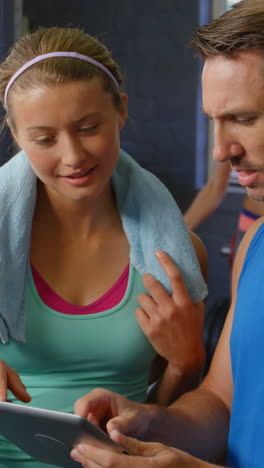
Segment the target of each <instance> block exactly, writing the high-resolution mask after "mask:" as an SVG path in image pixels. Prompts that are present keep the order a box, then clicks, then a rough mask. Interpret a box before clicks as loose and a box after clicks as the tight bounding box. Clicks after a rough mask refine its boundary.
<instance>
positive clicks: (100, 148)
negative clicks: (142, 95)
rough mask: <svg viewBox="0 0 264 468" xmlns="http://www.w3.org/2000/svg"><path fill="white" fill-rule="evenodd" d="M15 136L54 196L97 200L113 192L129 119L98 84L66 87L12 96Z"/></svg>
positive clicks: (124, 99)
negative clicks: (122, 135) (113, 178)
mask: <svg viewBox="0 0 264 468" xmlns="http://www.w3.org/2000/svg"><path fill="white" fill-rule="evenodd" d="M10 101H11V102H10V104H11V107H12V115H13V120H14V123H15V130H14V129H13V135H14V137H15V139H16V142H17V143H18V145H19V146H20V148H22V149H23V150H24V151H25V152H26V154H27V156H28V158H29V160H30V163H31V166H32V169H33V171H34V172H35V173H36V175H37V177H38V178H39V179H40V180H41V181H42V182H43V184H45V186H46V190H47V191H49V193H50V195H52V194H53V195H54V194H56V195H59V196H61V197H66V198H70V199H72V200H80V199H85V198H87V199H90V200H92V199H96V198H97V197H98V196H100V195H101V194H103V193H104V192H105V191H106V190H109V184H110V178H111V175H112V173H113V170H114V168H115V165H116V162H117V159H118V153H119V148H120V141H119V131H120V130H121V129H122V128H123V126H124V124H125V121H126V117H127V97H126V95H125V94H123V95H122V96H121V101H122V104H121V106H120V109H117V108H116V107H115V106H114V104H113V96H112V95H111V94H110V93H107V92H105V91H104V89H103V86H102V83H101V81H100V79H98V78H93V79H91V80H89V81H87V82H68V83H64V84H59V85H55V86H52V87H43V88H38V89H33V90H31V91H29V92H24V93H23V94H22V93H21V94H19V93H17V94H16V93H13V95H12V96H10Z"/></svg>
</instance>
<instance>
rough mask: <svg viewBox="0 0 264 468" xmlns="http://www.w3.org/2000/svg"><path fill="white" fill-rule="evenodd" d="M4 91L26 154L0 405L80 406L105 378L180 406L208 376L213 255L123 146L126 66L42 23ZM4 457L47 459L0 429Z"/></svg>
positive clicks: (24, 463) (7, 71)
mask: <svg viewBox="0 0 264 468" xmlns="http://www.w3.org/2000/svg"><path fill="white" fill-rule="evenodd" d="M0 100H1V103H2V105H3V107H4V109H5V112H6V122H7V124H8V125H9V128H10V130H11V132H12V135H13V137H14V140H15V141H16V143H17V146H18V147H19V148H20V150H21V151H20V152H19V153H18V154H16V155H15V156H14V157H13V158H12V159H11V160H10V161H9V162H8V163H7V164H5V165H4V166H3V167H2V168H1V169H0V200H1V203H0V238H1V246H0V249H1V250H0V274H1V297H0V336H1V344H0V352H1V361H0V400H7V399H8V400H10V401H11V402H20V401H22V402H25V403H28V404H31V405H32V406H36V407H41V408H47V409H50V410H56V411H64V412H72V409H73V404H74V402H75V400H77V399H79V398H80V397H81V396H82V395H84V394H85V393H86V392H87V391H90V390H92V389H93V388H95V387H98V386H99V387H106V388H108V389H109V390H113V391H118V392H120V393H121V394H123V395H124V396H127V397H129V398H131V399H132V400H134V401H139V402H140V401H141V402H143V401H146V400H147V399H148V398H149V399H150V400H151V401H157V402H159V403H160V404H164V405H166V404H168V403H169V402H170V401H172V400H173V399H174V398H175V397H177V396H179V395H181V394H182V393H183V392H185V391H186V390H189V389H190V388H193V387H195V386H196V385H197V384H198V382H199V379H200V374H201V370H202V366H203V363H204V355H205V352H204V346H203V342H202V330H203V311H204V304H203V299H204V298H205V296H206V294H207V288H206V285H205V282H204V280H203V277H202V274H201V270H200V264H199V262H198V259H197V257H196V254H195V249H196V250H197V254H198V256H199V258H200V262H201V266H202V269H203V271H205V269H206V255H205V250H204V247H203V245H202V243H201V242H200V241H199V239H198V238H197V237H196V236H191V237H190V236H189V233H188V232H187V230H186V228H185V225H184V222H183V219H182V216H181V214H180V212H179V209H178V207H177V205H176V203H175V201H174V199H173V198H172V196H171V195H170V194H169V192H168V191H167V189H166V188H165V187H164V185H163V184H162V183H161V182H160V181H159V180H158V179H157V178H156V177H155V176H154V175H152V174H151V173H150V172H148V171H146V170H144V169H142V168H141V167H140V166H139V165H138V164H137V163H136V162H135V161H134V160H133V159H132V158H131V157H130V156H129V155H127V154H126V153H125V152H124V151H122V150H121V149H120V131H121V130H122V128H123V127H124V125H125V122H126V118H127V101H128V98H127V95H126V94H125V92H124V91H123V81H122V76H121V73H120V70H119V67H118V65H117V63H116V62H115V61H114V60H113V59H112V57H111V54H110V52H109V51H108V49H106V48H105V46H104V45H103V44H101V43H100V42H98V41H97V40H96V39H94V38H93V37H91V36H89V35H88V34H86V33H84V32H83V31H80V30H78V29H72V28H56V27H54V28H44V29H40V30H38V31H36V32H34V33H32V34H29V35H26V36H24V37H22V38H21V39H20V40H19V41H18V42H17V43H16V44H15V45H14V47H13V48H12V50H11V52H10V53H9V55H8V57H7V58H6V60H5V61H4V62H3V63H2V64H1V66H0ZM191 239H192V240H191ZM192 241H193V243H194V247H195V248H194V247H193V244H192ZM180 274H181V275H182V278H183V279H182V285H181V287H180V288H179V283H178V276H179V275H180ZM179 289H180V291H179ZM158 357H162V358H163V359H164V360H165V363H166V364H165V369H164V372H163V375H162V376H160V378H159V379H158V384H157V385H156V386H155V389H154V390H153V391H152V392H151V394H150V395H148V386H149V376H150V372H151V368H152V366H153V362H154V361H155V360H156V358H158ZM0 466H8V467H9V468H16V467H19V468H24V467H26V468H35V467H36V468H40V466H42V465H41V464H40V463H38V462H36V461H34V460H33V459H32V458H30V457H29V456H27V454H25V453H23V452H22V451H21V450H20V449H18V448H17V447H15V446H13V445H12V444H11V443H9V442H8V441H6V440H4V439H3V438H1V439H0ZM44 466H45V467H46V466H47V465H44Z"/></svg>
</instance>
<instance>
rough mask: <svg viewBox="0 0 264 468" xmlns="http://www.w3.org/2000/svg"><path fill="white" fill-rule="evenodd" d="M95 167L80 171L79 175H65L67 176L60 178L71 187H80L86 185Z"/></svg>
mask: <svg viewBox="0 0 264 468" xmlns="http://www.w3.org/2000/svg"><path fill="white" fill-rule="evenodd" d="M94 169H95V167H91V168H90V169H86V170H84V171H81V172H79V173H75V174H71V175H67V176H62V177H63V179H64V180H66V181H67V182H68V183H70V184H71V185H75V186H82V185H86V184H87V183H89V182H90V180H91V178H92V175H93V172H94Z"/></svg>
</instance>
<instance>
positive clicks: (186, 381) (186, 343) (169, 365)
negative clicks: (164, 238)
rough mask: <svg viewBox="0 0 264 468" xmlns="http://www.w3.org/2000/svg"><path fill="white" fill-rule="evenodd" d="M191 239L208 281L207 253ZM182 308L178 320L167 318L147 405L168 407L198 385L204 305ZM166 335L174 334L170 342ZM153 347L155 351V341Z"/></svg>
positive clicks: (154, 365)
mask: <svg viewBox="0 0 264 468" xmlns="http://www.w3.org/2000/svg"><path fill="white" fill-rule="evenodd" d="M190 237H191V241H192V244H193V246H194V249H195V252H196V255H197V258H198V261H199V264H200V268H201V272H202V275H203V277H204V279H205V281H207V265H208V261H207V251H206V249H205V246H204V244H203V243H202V242H201V240H200V238H199V237H198V236H197V235H196V234H194V233H192V232H191V233H190ZM171 275H173V266H171ZM183 291H184V288H183ZM183 291H181V292H183ZM182 297H184V295H183V296H182ZM184 307H185V310H182V311H181V310H180V308H178V309H177V310H176V309H175V314H176V315H177V317H171V318H168V327H169V328H170V331H168V332H165V333H164V338H163V339H164V341H165V343H166V345H167V346H166V351H165V353H166V354H164V350H162V351H163V355H162V356H163V357H161V356H160V355H159V356H158V357H157V358H156V359H155V361H154V363H153V369H152V372H151V376H150V383H153V382H156V383H155V384H154V385H153V386H152V387H151V389H150V392H149V395H148V402H155V403H160V404H163V405H168V404H170V403H171V402H172V401H175V400H176V399H177V398H179V397H180V396H181V395H182V394H183V393H185V392H187V391H189V390H192V389H194V388H195V387H197V385H198V384H199V383H200V378H201V373H202V370H203V366H204V361H205V350H204V345H203V324H204V303H203V302H199V303H198V304H193V303H192V302H191V301H186V303H185V306H184ZM173 320H174V321H173ZM160 330H161V328H160ZM160 333H161V331H160ZM167 333H168V334H174V335H173V336H172V339H171V340H168V337H167V336H166V334H167ZM152 344H153V346H154V348H155V341H153V342H152ZM168 344H169V345H170V346H171V349H169V346H168Z"/></svg>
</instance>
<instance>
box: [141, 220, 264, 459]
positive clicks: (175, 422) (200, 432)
mask: <svg viewBox="0 0 264 468" xmlns="http://www.w3.org/2000/svg"><path fill="white" fill-rule="evenodd" d="M262 222H263V218H262V219H260V220H258V221H256V222H255V223H254V225H253V226H252V227H251V228H250V229H249V230H248V232H247V233H246V234H245V236H244V238H243V240H242V242H241V244H240V247H239V249H238V252H237V256H236V259H235V263H234V267H233V274H232V303H231V307H230V310H229V312H228V315H227V318H226V321H225V325H224V328H223V331H222V333H221V336H220V339H219V342H218V345H217V347H216V350H215V353H214V357H213V360H212V363H211V366H210V370H209V372H208V375H207V376H206V378H205V379H204V381H203V383H202V385H201V386H200V387H199V388H198V389H197V390H194V391H193V392H190V393H187V394H185V395H183V396H182V397H181V398H180V399H179V400H177V401H176V402H175V403H173V404H172V405H171V406H170V407H169V408H168V409H166V408H165V409H163V410H162V409H159V410H157V409H155V408H153V412H155V411H157V413H156V415H154V414H153V415H152V419H151V418H150V421H151V422H150V424H149V427H148V429H147V431H146V437H145V435H144V439H145V440H146V438H147V440H157V441H160V442H162V443H164V444H166V445H170V446H173V447H177V448H180V449H181V450H184V451H187V452H189V453H191V454H192V455H194V456H197V457H200V458H202V459H204V460H210V461H216V462H217V461H219V460H221V459H222V457H223V456H224V454H225V452H226V448H227V438H228V431H229V415H230V410H231V406H232V396H233V378H232V369H231V358H230V345H229V343H230V334H231V329H232V322H233V314H234V309H235V303H236V295H237V284H238V279H239V276H240V272H241V269H242V266H243V263H244V259H245V256H246V252H247V250H248V247H249V244H250V242H251V240H252V238H253V236H254V234H255V232H256V230H257V229H258V228H259V226H260V224H262Z"/></svg>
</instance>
